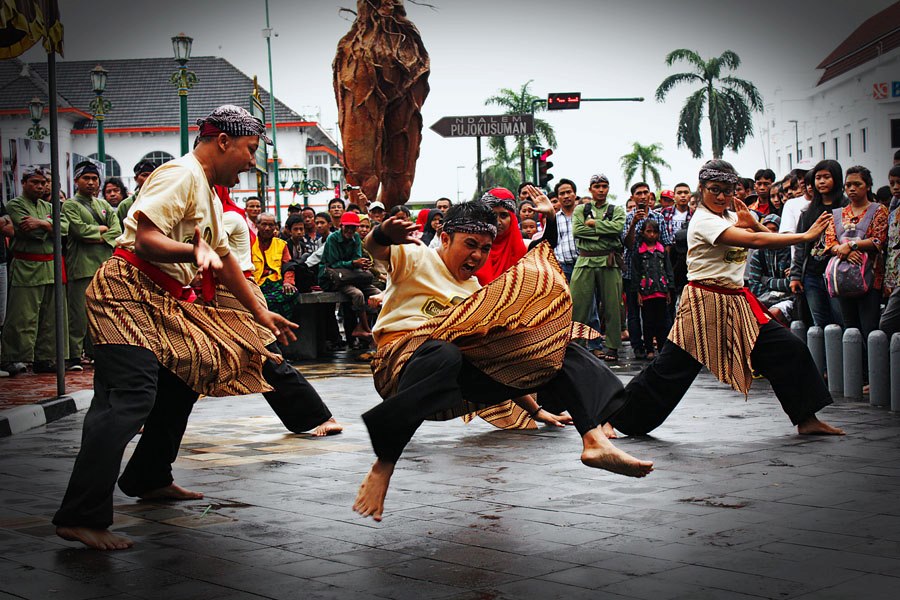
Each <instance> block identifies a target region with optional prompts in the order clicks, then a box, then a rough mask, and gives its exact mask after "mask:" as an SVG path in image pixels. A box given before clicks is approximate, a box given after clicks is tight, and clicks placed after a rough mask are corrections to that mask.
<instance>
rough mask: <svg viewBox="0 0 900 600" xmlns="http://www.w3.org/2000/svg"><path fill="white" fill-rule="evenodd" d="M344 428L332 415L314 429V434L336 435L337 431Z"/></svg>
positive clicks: (317, 435) (320, 435)
mask: <svg viewBox="0 0 900 600" xmlns="http://www.w3.org/2000/svg"><path fill="white" fill-rule="evenodd" d="M343 430H344V426H343V425H341V424H340V423H338V422H337V421H335V420H334V417H331V418H330V419H328V420H327V421H325V422H324V423H322V424H321V425H319V426H318V427H316V428H315V429H313V430H312V435H314V436H316V437H323V436H326V435H334V434H336V433H340V432H342V431H343Z"/></svg>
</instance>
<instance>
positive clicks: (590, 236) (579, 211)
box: [572, 205, 600, 240]
mask: <svg viewBox="0 0 900 600" xmlns="http://www.w3.org/2000/svg"><path fill="white" fill-rule="evenodd" d="M590 221H591V224H590V225H588V224H587V223H586V221H585V218H584V205H580V206H576V207H575V211H574V212H573V213H572V237H574V238H577V239H582V240H598V239H600V234H599V233H598V232H597V229H596V218H593V219H590Z"/></svg>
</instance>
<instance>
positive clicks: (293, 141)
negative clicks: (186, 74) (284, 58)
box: [0, 56, 340, 213]
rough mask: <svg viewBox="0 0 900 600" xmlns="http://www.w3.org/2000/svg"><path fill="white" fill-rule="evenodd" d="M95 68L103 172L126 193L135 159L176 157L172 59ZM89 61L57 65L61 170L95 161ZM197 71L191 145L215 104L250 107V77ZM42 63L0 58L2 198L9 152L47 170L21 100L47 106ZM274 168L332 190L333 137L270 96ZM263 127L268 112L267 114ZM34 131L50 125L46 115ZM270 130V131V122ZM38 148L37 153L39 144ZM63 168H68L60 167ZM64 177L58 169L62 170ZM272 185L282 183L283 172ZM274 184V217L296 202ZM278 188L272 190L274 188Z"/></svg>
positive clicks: (212, 66) (312, 200)
mask: <svg viewBox="0 0 900 600" xmlns="http://www.w3.org/2000/svg"><path fill="white" fill-rule="evenodd" d="M99 63H100V64H101V65H102V66H103V68H104V69H106V70H107V71H108V73H109V75H108V82H107V85H106V91H105V93H104V95H103V96H104V98H106V99H108V100H109V101H110V102H112V108H111V110H110V111H109V112H108V114H107V115H106V119H105V125H104V129H105V136H104V139H105V151H106V166H107V175H109V176H112V175H115V176H120V177H121V178H122V179H123V181H124V182H125V183H126V185H128V187H129V190H131V189H132V188H133V187H134V177H133V171H132V169H133V166H134V165H135V164H136V163H137V162H138V161H139V160H141V159H149V160H154V161H156V162H160V163H161V162H165V161H166V160H171V159H172V158H174V157H175V156H178V155H179V154H180V149H181V137H180V113H179V98H178V92H177V89H176V87H175V86H174V85H172V84H171V83H170V82H169V78H170V76H171V75H172V73H174V72H175V71H176V70H177V64H176V63H175V62H174V61H173V60H172V59H171V58H169V59H164V58H147V59H133V60H118V59H113V60H104V61H99ZM96 64H97V62H93V61H60V62H58V63H57V87H58V89H57V92H58V97H57V102H58V106H59V109H58V112H57V114H58V118H59V130H60V136H59V157H60V165H61V170H63V171H64V170H65V169H66V167H67V162H69V163H71V162H72V160H73V158H77V155H81V156H88V157H90V158H97V128H96V122H95V121H94V120H93V116H92V114H91V109H90V103H91V100H93V99H94V97H95V95H94V92H93V91H92V89H91V79H90V71H91V69H93V68H94V66H95V65H96ZM187 67H188V69H189V70H191V71H193V72H194V73H196V75H197V79H198V81H197V83H196V84H195V85H194V87H193V88H192V89H191V90H190V92H189V95H188V117H189V118H188V123H189V125H190V128H189V130H190V136H191V141H192V142H193V138H194V137H195V136H196V132H197V126H196V124H195V123H196V120H197V119H198V118H200V117H203V116H205V115H206V114H208V113H209V112H210V111H211V110H212V109H213V108H215V107H216V106H219V105H222V104H236V105H238V106H243V107H245V108H247V109H249V108H250V95H251V92H252V90H253V78H251V77H249V76H248V75H246V74H244V73H242V72H241V71H239V70H238V69H237V68H236V67H234V65H232V64H231V63H229V62H228V61H227V60H225V59H223V58H217V57H211V56H201V57H194V58H192V59H191V60H190V62H189V63H188V64H187ZM47 92H48V86H47V65H46V63H33V64H26V63H23V62H21V61H19V60H4V61H0V155H2V157H3V180H4V199H5V200H8V199H9V198H11V197H14V196H15V195H16V194H15V193H14V190H15V175H14V173H13V171H14V168H15V166H16V165H15V162H16V159H17V156H16V155H17V153H24V154H26V155H27V154H28V153H29V151H36V150H38V149H40V150H41V152H34V153H33V154H31V156H30V157H28V156H25V157H22V158H23V160H21V161H18V162H19V164H25V163H26V162H29V161H28V160H27V159H28V158H34V157H36V156H40V157H42V158H44V157H46V160H39V161H36V162H40V163H41V164H45V163H46V164H49V162H50V161H49V144H47V143H46V142H47V141H48V140H47V139H45V140H44V141H43V142H35V141H33V140H28V139H27V138H28V135H27V132H28V130H29V129H30V128H31V126H32V121H31V118H30V116H29V111H28V103H29V101H30V100H31V99H32V98H33V97H35V96H37V97H39V98H40V99H41V100H43V101H44V102H45V104H48V100H47ZM260 96H261V99H262V102H263V104H264V106H265V108H266V111H267V113H268V110H269V107H270V102H269V95H268V93H267V92H266V91H265V90H262V89H260ZM275 113H276V117H277V119H276V125H277V128H278V130H277V143H278V157H279V163H280V165H279V168H284V167H293V166H300V167H306V168H307V169H308V177H309V179H318V180H320V181H322V182H325V183H326V184H328V185H331V174H330V167H331V166H332V165H333V164H336V163H338V162H339V158H338V157H339V156H340V148H339V146H338V144H337V142H336V141H335V139H334V137H333V135H332V133H331V132H330V131H327V130H325V129H323V128H322V127H321V126H320V125H319V123H318V122H317V119H316V117H315V116H310V115H301V114H300V113H298V112H295V111H294V110H292V109H290V108H289V107H287V106H286V105H284V104H283V103H282V102H280V101H278V99H276V100H275ZM267 119H268V120H269V121H271V116H270V115H268V114H267ZM41 125H42V126H43V127H45V128H48V129H49V125H50V124H49V119H48V118H47V116H46V108H45V117H44V119H43V121H42V122H41ZM270 128H271V125H270ZM39 147H40V148H39ZM271 157H272V150H271V148H270V149H269V174H270V177H269V187H268V197H267V206H268V208H269V210H274V205H275V202H274V187H273V186H274V178H273V177H272V176H271V175H272V161H271ZM68 166H69V167H71V164H69V165H68ZM64 172H65V171H64ZM280 179H281V180H282V181H283V182H284V181H286V180H287V177H286V174H285V173H284V172H282V173H280ZM61 184H62V189H63V191H65V192H67V194H71V193H72V192H73V190H72V189H71V187H72V182H70V181H67V178H66V177H63V178H61ZM286 184H287V185H286V186H285V187H282V188H281V191H280V203H281V207H282V212H283V213H284V212H285V211H286V208H287V206H288V205H289V204H291V203H292V202H301V203H302V198H300V197H299V196H294V194H293V192H292V190H291V189H290V185H291V182H290V181H289V180H287V181H286ZM280 187H281V186H280ZM256 193H257V190H256V176H255V174H252V173H244V174H242V175H241V182H240V184H239V185H238V186H236V188H235V189H234V190H233V197H234V198H235V199H237V200H241V199H245V198H247V197H248V196H251V195H256ZM333 197H334V191H333V189H332V190H328V191H324V192H320V193H318V194H313V195H310V197H309V204H311V205H313V206H315V207H317V208H318V207H324V206H325V205H326V204H327V202H328V200H329V199H331V198H333Z"/></svg>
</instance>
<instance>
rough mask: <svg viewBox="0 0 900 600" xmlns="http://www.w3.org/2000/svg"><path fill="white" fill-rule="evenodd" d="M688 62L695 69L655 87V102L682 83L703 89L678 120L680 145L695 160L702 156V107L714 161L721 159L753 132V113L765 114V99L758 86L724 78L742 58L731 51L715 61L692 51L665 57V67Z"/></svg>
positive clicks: (682, 109)
mask: <svg viewBox="0 0 900 600" xmlns="http://www.w3.org/2000/svg"><path fill="white" fill-rule="evenodd" d="M679 60H684V61H687V62H688V63H689V64H690V65H691V67H692V68H693V71H692V72H689V73H676V74H674V75H669V76H668V77H666V78H665V79H664V80H663V82H662V83H661V84H659V87H658V88H656V100H657V101H658V102H662V101H663V100H664V99H665V97H666V94H668V93H669V91H670V90H671V89H672V88H673V87H675V86H676V85H678V84H679V83H695V84H699V85H700V86H701V87H700V89H698V90H697V91H696V92H694V93H693V94H691V95H690V96H688V99H687V100H686V101H685V103H684V106H683V107H682V108H681V114H680V115H679V117H678V145H679V146H682V145H685V146H687V147H688V148H689V149H690V151H691V153H692V154H693V155H694V158H700V157H701V156H703V152H702V148H701V143H700V121H701V119H702V118H703V116H704V115H703V108H704V106H707V111H706V117H707V119H708V120H709V129H710V134H711V137H712V151H713V158H722V151H723V150H724V149H725V148H730V149H731V150H733V151H735V152H737V151H738V150H739V149H740V147H741V146H743V145H744V142H745V141H746V139H747V137H748V136H749V135H751V134H752V133H753V117H752V112H753V111H758V112H762V110H763V102H762V96H760V94H759V90H757V89H756V86H755V85H753V84H752V83H751V82H749V81H747V80H746V79H739V78H737V77H732V76H730V75H727V76H724V77H723V76H722V72H723V70H725V69H728V70H730V71H734V70H735V69H737V68H738V66H740V64H741V59H740V58H739V57H738V55H737V54H735V53H734V52H732V51H731V50H726V51H725V52H723V53H722V54H721V56H717V57H715V58H711V59H709V60H706V61H705V60H703V59H702V58H701V57H700V55H699V54H697V53H696V52H694V51H693V50H686V49H680V50H673V51H672V52H670V53H669V54H668V56H666V64H667V65H668V66H670V67H671V66H672V64H673V63H674V62H675V61H679Z"/></svg>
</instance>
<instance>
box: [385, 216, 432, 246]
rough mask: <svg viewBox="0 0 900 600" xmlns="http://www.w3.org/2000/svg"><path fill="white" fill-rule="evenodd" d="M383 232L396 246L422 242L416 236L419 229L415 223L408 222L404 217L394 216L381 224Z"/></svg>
mask: <svg viewBox="0 0 900 600" xmlns="http://www.w3.org/2000/svg"><path fill="white" fill-rule="evenodd" d="M380 227H381V232H382V233H384V234H385V235H386V236H388V237H389V238H391V242H393V243H394V244H421V243H422V240H421V239H419V237H418V236H417V235H416V234H418V233H419V227H418V225H416V223H415V222H414V221H407V220H406V219H404V218H403V217H400V216H398V215H394V216H393V217H388V218H387V219H385V220H384V221H382V222H381V226H380Z"/></svg>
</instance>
